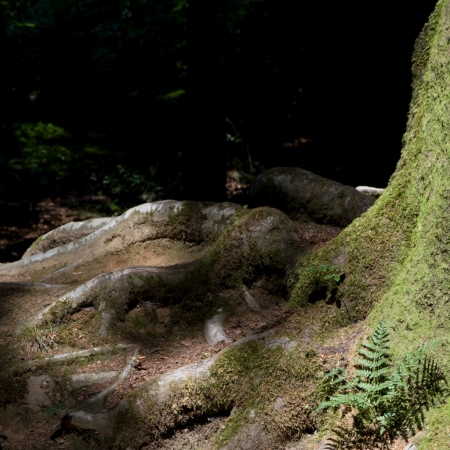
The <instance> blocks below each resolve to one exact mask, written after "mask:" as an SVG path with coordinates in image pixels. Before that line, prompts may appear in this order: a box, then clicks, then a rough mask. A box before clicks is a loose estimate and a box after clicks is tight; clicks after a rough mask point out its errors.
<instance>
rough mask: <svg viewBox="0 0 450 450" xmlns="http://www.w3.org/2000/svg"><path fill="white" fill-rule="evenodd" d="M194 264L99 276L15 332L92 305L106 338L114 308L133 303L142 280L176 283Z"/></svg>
mask: <svg viewBox="0 0 450 450" xmlns="http://www.w3.org/2000/svg"><path fill="white" fill-rule="evenodd" d="M195 265H196V262H190V263H185V264H175V265H173V266H166V267H151V266H130V267H124V268H122V269H118V270H115V271H113V272H109V273H105V274H102V275H99V276H97V277H95V278H94V279H92V280H89V281H88V282H86V283H84V284H82V285H81V286H79V287H77V288H76V289H74V290H73V291H70V292H68V293H67V294H65V295H63V296H62V297H60V298H59V299H58V300H56V301H55V302H53V303H52V304H51V305H49V306H47V307H46V308H44V309H42V310H41V311H40V312H39V313H38V314H36V315H34V316H31V317H29V318H28V319H27V320H25V321H23V322H22V323H21V324H20V325H19V326H18V327H17V330H16V332H20V331H21V330H22V329H23V327H28V326H34V325H39V324H41V323H43V322H44V321H45V320H46V317H48V316H49V315H51V316H52V319H58V318H61V317H63V316H67V315H71V314H74V313H75V312H77V311H78V310H79V309H80V308H83V307H87V306H95V307H97V308H98V309H99V310H101V311H103V312H102V314H104V323H102V328H101V333H102V335H105V334H107V332H108V330H109V325H110V323H111V320H112V319H113V318H114V311H113V308H114V307H118V306H120V305H122V306H126V305H127V304H128V302H129V301H131V300H133V299H134V297H133V296H134V295H136V290H138V289H139V288H142V287H144V286H145V281H144V278H145V277H150V276H157V277H160V278H161V279H163V280H171V281H179V280H181V279H182V278H183V277H184V276H185V274H186V273H187V272H188V271H189V270H191V269H192V268H193V267H195ZM131 284H132V285H133V288H134V291H133V292H132V290H130V285H131ZM106 300H107V302H106Z"/></svg>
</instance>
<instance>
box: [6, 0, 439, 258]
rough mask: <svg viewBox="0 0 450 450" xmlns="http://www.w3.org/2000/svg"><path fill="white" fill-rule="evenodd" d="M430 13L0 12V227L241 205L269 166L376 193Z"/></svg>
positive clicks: (120, 7)
mask: <svg viewBox="0 0 450 450" xmlns="http://www.w3.org/2000/svg"><path fill="white" fill-rule="evenodd" d="M435 3H436V2H435V0H425V1H423V2H419V3H414V4H411V3H410V2H407V1H406V0H400V1H399V2H397V3H396V7H395V8H393V7H392V5H391V4H390V3H388V2H378V3H377V4H376V5H371V6H370V8H369V7H361V6H360V5H359V4H356V3H355V2H350V3H346V4H340V3H335V2H331V1H325V2H312V1H307V2H302V3H301V4H297V3H289V2H287V3H285V4H280V3H279V2H276V1H274V0H261V1H256V0H250V1H246V2H244V1H242V0H228V1H225V0H220V1H219V0H217V2H215V3H214V5H215V6H214V8H212V7H211V6H208V5H210V2H209V3H208V2H206V3H205V2H204V0H194V2H193V3H192V2H190V3H189V5H188V3H187V1H186V0H170V1H168V2H164V4H157V3H152V2H147V1H146V0H139V1H137V2H133V3H132V4H131V3H129V2H128V1H126V0H120V1H118V2H115V3H114V5H106V4H104V3H103V2H100V1H98V0H94V1H93V2H91V1H87V0H83V1H81V2H79V1H77V2H75V1H72V0H69V1H67V2H62V3H61V2H53V1H51V0H40V1H38V2H34V3H32V4H31V3H26V2H23V1H21V0H16V1H14V2H6V3H5V4H2V5H1V6H0V8H1V9H0V32H1V35H0V58H1V61H2V67H3V68H4V69H3V70H2V73H1V74H0V226H5V225H7V223H8V222H9V223H11V224H12V226H19V227H22V228H26V227H25V226H24V225H23V223H22V222H30V223H36V217H35V216H34V215H33V213H31V211H32V210H33V208H34V206H35V205H36V204H37V203H38V202H40V201H42V200H44V199H55V198H56V197H60V198H63V199H67V198H69V197H71V198H74V199H79V198H81V197H83V196H84V197H85V196H88V197H90V198H91V199H93V198H101V199H103V200H102V202H103V204H102V206H101V207H99V208H92V211H91V216H92V215H112V214H118V213H120V212H122V211H124V210H125V209H126V208H128V207H130V206H133V205H136V204H139V203H142V202H144V201H153V200H158V199H167V198H176V199H194V200H213V201H223V200H225V199H231V200H234V201H240V202H244V203H245V201H246V196H245V191H246V188H247V187H248V185H249V184H250V183H251V181H252V180H253V179H254V177H255V176H257V175H258V174H259V173H261V172H262V171H264V170H266V169H269V168H270V167H273V166H296V167H302V168H305V169H308V170H310V171H312V172H315V173H317V174H319V175H322V176H325V177H328V178H331V179H334V180H337V181H340V182H342V183H345V184H349V185H353V186H356V185H361V184H363V185H372V186H377V187H384V186H385V185H386V183H387V181H388V179H389V177H390V175H391V174H392V173H393V171H394V169H395V165H396V162H397V161H398V158H399V155H400V149H401V139H402V135H403V133H404V130H405V126H406V120H407V110H408V104H409V100H410V95H411V87H410V84H411V54H412V50H413V46H414V41H415V39H416V37H417V36H418V34H419V32H420V30H421V29H422V27H423V25H424V23H425V22H426V21H427V19H428V16H429V14H430V13H431V12H432V10H433V8H434V6H435ZM211 5H212V4H211ZM205 42H208V44H207V45H206V44H205ZM194 112H195V114H194ZM225 174H227V179H225ZM225 182H227V188H226V189H225ZM234 194H238V195H237V196H236V197H234V196H233V195H234ZM76 203H77V202H76V201H75V203H74V206H73V208H74V210H77V209H79V208H80V206H79V205H78V206H77V205H76ZM94 203H95V202H94ZM7 204H17V205H25V207H24V208H22V206H21V208H22V209H23V210H25V211H26V210H27V208H28V209H29V210H30V212H29V213H27V214H25V215H23V214H22V210H20V211H19V210H14V211H13V210H12V209H10V208H9V207H8V206H6V205H7ZM29 205H31V207H29ZM85 217H86V216H85ZM40 219H41V218H40ZM40 219H38V220H40ZM78 220H79V218H78ZM67 221H68V220H67V219H65V221H64V220H62V222H61V223H65V222H67ZM58 224H60V223H58ZM0 233H1V235H3V236H4V238H3V240H4V241H11V240H13V239H12V238H11V237H10V235H9V234H8V233H9V231H8V230H6V231H3V230H0ZM22 234H24V235H26V234H27V233H26V232H22ZM30 239H32V238H30ZM27 244H28V242H27V243H25V242H20V243H19V242H17V243H12V244H11V245H12V247H11V248H8V249H7V250H1V252H2V255H0V258H1V260H2V261H6V260H8V259H9V260H11V258H12V259H17V257H18V256H20V254H21V252H22V251H23V249H24V248H25V246H26V245H27ZM4 248H5V245H4V244H2V249H4Z"/></svg>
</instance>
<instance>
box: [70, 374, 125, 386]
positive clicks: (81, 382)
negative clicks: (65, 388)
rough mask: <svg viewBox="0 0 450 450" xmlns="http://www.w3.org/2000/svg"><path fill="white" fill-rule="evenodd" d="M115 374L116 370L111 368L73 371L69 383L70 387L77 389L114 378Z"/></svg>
mask: <svg viewBox="0 0 450 450" xmlns="http://www.w3.org/2000/svg"><path fill="white" fill-rule="evenodd" d="M117 375H118V372H117V370H111V371H109V372H89V373H75V374H73V375H71V376H70V378H69V385H70V387H71V388H72V389H79V388H82V387H87V386H92V385H94V384H101V383H106V382H107V381H111V380H112V379H113V378H116V377H117Z"/></svg>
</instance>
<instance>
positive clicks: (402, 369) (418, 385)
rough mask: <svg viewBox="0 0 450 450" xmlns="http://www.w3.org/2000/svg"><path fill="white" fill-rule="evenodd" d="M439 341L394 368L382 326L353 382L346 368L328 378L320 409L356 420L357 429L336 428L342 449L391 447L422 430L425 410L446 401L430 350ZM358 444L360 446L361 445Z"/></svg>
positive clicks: (361, 354) (365, 348)
mask: <svg viewBox="0 0 450 450" xmlns="http://www.w3.org/2000/svg"><path fill="white" fill-rule="evenodd" d="M436 342H437V341H433V342H431V343H428V344H425V345H424V346H422V347H420V348H419V349H418V350H416V352H414V353H413V354H408V355H407V356H406V357H405V358H404V359H403V360H402V361H401V362H400V363H399V364H398V365H397V366H395V367H394V366H393V364H392V360H391V356H390V354H389V344H388V343H389V332H388V329H387V327H386V324H384V323H383V322H382V323H380V325H378V327H377V328H376V330H375V331H374V333H373V334H372V336H370V338H369V341H368V342H364V343H363V344H362V345H361V348H359V350H358V356H357V357H356V358H355V376H354V378H353V379H351V380H349V379H348V377H347V374H346V373H345V371H344V370H343V369H341V368H336V369H333V370H332V371H331V372H329V373H328V374H326V375H325V376H324V379H323V383H322V392H323V394H324V396H325V397H326V398H327V400H326V401H324V402H322V403H321V404H320V405H319V407H318V408H317V409H318V410H321V409H326V408H333V409H337V408H338V407H341V408H343V412H344V413H348V412H349V411H350V412H351V413H352V416H353V427H352V428H351V429H347V428H345V427H342V425H340V426H338V427H336V428H335V429H334V430H333V431H334V434H335V436H336V437H335V438H334V442H335V444H336V445H337V447H338V448H344V449H345V448H358V446H359V445H361V446H367V445H373V444H374V443H378V444H380V445H381V448H385V447H386V446H387V447H389V445H390V443H391V442H392V440H393V439H395V438H396V437H398V436H399V435H401V436H405V435H406V434H407V433H408V432H410V431H412V430H413V429H415V428H421V427H422V426H423V421H424V414H423V412H424V410H425V409H428V408H429V407H430V406H432V405H433V404H435V403H436V401H437V400H438V399H440V398H442V397H443V395H444V393H445V391H446V379H445V376H444V373H443V372H442V370H441V369H440V368H439V367H438V365H437V363H436V362H435V361H434V360H433V359H432V358H431V357H429V356H427V351H428V350H429V349H430V348H431V347H432V346H433V345H435V344H436ZM358 442H359V444H358Z"/></svg>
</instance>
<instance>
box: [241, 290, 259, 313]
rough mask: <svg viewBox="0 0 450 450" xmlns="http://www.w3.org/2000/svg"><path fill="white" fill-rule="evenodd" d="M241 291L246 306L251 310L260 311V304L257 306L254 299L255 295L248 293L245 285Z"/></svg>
mask: <svg viewBox="0 0 450 450" xmlns="http://www.w3.org/2000/svg"><path fill="white" fill-rule="evenodd" d="M242 292H243V295H244V300H245V303H247V305H248V307H249V308H250V309H252V310H253V311H256V312H260V311H261V306H259V303H258V302H257V301H256V299H255V297H253V295H252V294H250V292H249V291H248V289H247V288H246V287H245V286H242Z"/></svg>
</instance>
